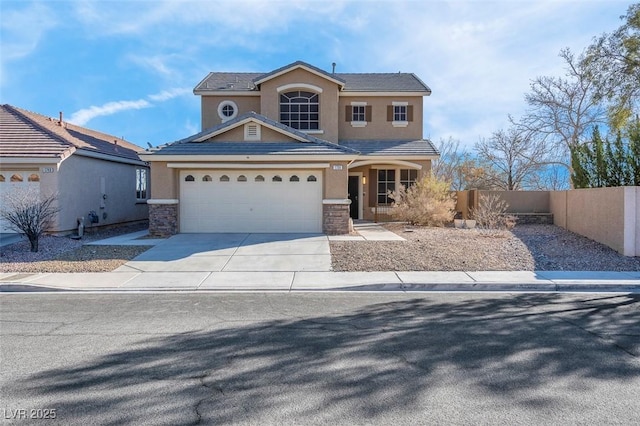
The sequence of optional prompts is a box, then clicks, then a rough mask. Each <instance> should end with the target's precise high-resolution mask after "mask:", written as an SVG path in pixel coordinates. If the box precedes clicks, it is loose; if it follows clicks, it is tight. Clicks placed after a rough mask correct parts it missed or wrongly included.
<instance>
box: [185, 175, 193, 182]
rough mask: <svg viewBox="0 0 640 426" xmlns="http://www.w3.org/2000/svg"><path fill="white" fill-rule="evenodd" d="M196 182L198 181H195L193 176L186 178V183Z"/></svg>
mask: <svg viewBox="0 0 640 426" xmlns="http://www.w3.org/2000/svg"><path fill="white" fill-rule="evenodd" d="M195 180H196V179H195V178H194V177H193V176H191V175H187V177H186V178H184V181H185V182H194V181H195Z"/></svg>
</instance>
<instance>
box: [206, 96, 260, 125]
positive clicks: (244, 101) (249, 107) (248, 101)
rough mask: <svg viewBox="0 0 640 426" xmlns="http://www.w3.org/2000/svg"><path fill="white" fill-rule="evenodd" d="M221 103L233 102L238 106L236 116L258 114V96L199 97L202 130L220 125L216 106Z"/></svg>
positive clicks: (220, 121) (220, 120)
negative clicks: (248, 113) (250, 113)
mask: <svg viewBox="0 0 640 426" xmlns="http://www.w3.org/2000/svg"><path fill="white" fill-rule="evenodd" d="M222 101H233V102H235V103H236V105H238V115H242V114H244V113H246V112H251V111H253V112H257V113H258V114H260V94H259V93H256V96H225V95H216V96H201V97H200V104H201V107H200V108H201V112H200V113H201V116H202V130H204V129H208V128H210V127H214V126H217V125H218V124H221V123H222V119H221V118H220V117H219V116H218V105H219V104H220V102H222Z"/></svg>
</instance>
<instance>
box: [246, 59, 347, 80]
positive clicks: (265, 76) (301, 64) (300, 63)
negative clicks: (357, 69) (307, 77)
mask: <svg viewBox="0 0 640 426" xmlns="http://www.w3.org/2000/svg"><path fill="white" fill-rule="evenodd" d="M297 67H306V68H309V69H310V70H312V71H315V72H316V73H318V74H320V75H323V76H325V77H327V78H330V79H333V80H338V81H340V82H341V83H344V80H343V79H342V78H340V77H338V75H337V74H332V73H329V72H327V71H325V70H323V69H320V68H318V67H315V66H313V65H311V64H308V63H306V62H303V61H295V62H293V63H291V64H289V65H285V66H283V67H280V68H278V69H275V70H273V71H270V72H268V73H265V74H262V75H260V76H259V77H256V78H255V79H254V82H260V81H264V80H268V79H269V77H271V76H273V75H276V74H278V73H281V72H282V71H286V70H288V69H289V68H297Z"/></svg>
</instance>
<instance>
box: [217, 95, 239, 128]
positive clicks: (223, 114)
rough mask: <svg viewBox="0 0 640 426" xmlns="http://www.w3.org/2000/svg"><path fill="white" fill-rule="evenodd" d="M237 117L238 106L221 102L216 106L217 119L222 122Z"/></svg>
mask: <svg viewBox="0 0 640 426" xmlns="http://www.w3.org/2000/svg"><path fill="white" fill-rule="evenodd" d="M237 115H238V105H236V103H235V102H233V101H229V100H227V101H222V102H220V103H219V104H218V117H220V119H221V120H222V122H223V123H224V122H226V121H229V120H232V119H234V118H236V116H237Z"/></svg>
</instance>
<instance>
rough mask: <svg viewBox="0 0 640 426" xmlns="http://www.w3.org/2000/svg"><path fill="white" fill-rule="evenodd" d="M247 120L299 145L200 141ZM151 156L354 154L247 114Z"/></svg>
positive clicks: (165, 147) (155, 149)
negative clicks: (272, 128)
mask: <svg viewBox="0 0 640 426" xmlns="http://www.w3.org/2000/svg"><path fill="white" fill-rule="evenodd" d="M246 120H251V121H255V122H257V123H262V124H267V125H269V126H271V127H275V128H276V129H280V130H282V131H283V132H287V133H289V134H291V135H294V136H296V137H298V138H300V139H302V141H294V142H291V141H288V140H285V138H284V135H283V141H281V142H235V141H234V142H231V141H224V140H220V141H216V142H207V141H206V140H205V141H202V142H199V141H198V140H202V139H203V138H207V137H208V135H213V134H220V133H222V132H224V131H225V129H227V130H230V129H232V128H234V127H237V126H238V125H240V124H239V123H241V122H244V121H246ZM147 152H148V153H151V154H154V155H155V154H159V155H191V154H203V155H282V154H292V155H300V154H318V155H322V154H324V155H328V154H331V155H333V154H338V155H339V154H357V152H356V151H354V150H353V149H351V148H349V147H346V146H341V145H338V144H335V143H332V142H329V141H326V140H324V139H319V138H316V137H314V136H312V135H308V134H306V133H304V132H301V131H299V130H296V129H294V128H292V127H289V126H286V125H284V124H282V123H280V122H278V121H275V120H272V119H270V118H267V117H265V116H264V115H261V114H258V113H255V112H253V111H252V112H247V113H245V114H242V115H240V116H238V117H236V118H234V119H233V120H229V121H227V122H225V123H222V124H219V125H217V126H214V127H211V128H209V129H206V130H203V131H202V132H200V133H196V134H195V135H192V136H189V137H188V138H185V139H182V140H179V141H177V142H173V143H171V144H168V145H164V146H161V147H159V148H154V149H152V150H147Z"/></svg>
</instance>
